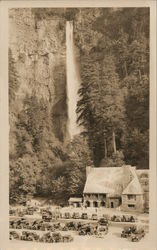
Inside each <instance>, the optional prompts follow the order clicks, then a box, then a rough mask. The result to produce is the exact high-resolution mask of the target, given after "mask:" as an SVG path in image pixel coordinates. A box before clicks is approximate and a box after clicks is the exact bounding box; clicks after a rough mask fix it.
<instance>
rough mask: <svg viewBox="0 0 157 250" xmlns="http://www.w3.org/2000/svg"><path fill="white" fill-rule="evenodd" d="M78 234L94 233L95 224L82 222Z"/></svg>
mask: <svg viewBox="0 0 157 250" xmlns="http://www.w3.org/2000/svg"><path fill="white" fill-rule="evenodd" d="M78 233H79V235H92V234H94V233H95V226H93V225H91V224H90V223H86V224H83V225H82V226H81V227H80V228H79V230H78Z"/></svg>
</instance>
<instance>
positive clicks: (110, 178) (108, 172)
mask: <svg viewBox="0 0 157 250" xmlns="http://www.w3.org/2000/svg"><path fill="white" fill-rule="evenodd" d="M124 170H125V171H124ZM128 175H130V176H131V179H130V180H129V181H128V180H127V176H128ZM124 182H125V186H124V185H123V184H124ZM83 192H84V193H87V194H88V193H90V194H98V193H99V194H110V195H116V196H121V194H143V190H142V188H141V184H140V183H139V180H138V178H137V174H136V168H135V167H131V166H123V167H111V168H110V167H109V168H105V167H100V168H92V169H91V171H90V172H89V174H88V176H87V180H86V183H85V187H84V191H83Z"/></svg>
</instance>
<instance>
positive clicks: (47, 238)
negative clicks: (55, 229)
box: [39, 232, 54, 243]
mask: <svg viewBox="0 0 157 250" xmlns="http://www.w3.org/2000/svg"><path fill="white" fill-rule="evenodd" d="M39 241H40V242H49V243H52V242H54V240H53V237H52V235H51V234H50V232H48V233H46V234H44V235H43V236H41V237H40V239H39Z"/></svg>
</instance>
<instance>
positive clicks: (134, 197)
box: [128, 194, 136, 200]
mask: <svg viewBox="0 0 157 250" xmlns="http://www.w3.org/2000/svg"><path fill="white" fill-rule="evenodd" d="M128 200H136V195H133V194H128Z"/></svg>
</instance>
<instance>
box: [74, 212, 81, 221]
mask: <svg viewBox="0 0 157 250" xmlns="http://www.w3.org/2000/svg"><path fill="white" fill-rule="evenodd" d="M72 218H73V219H80V215H79V213H75V212H74V213H73V215H72Z"/></svg>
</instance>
